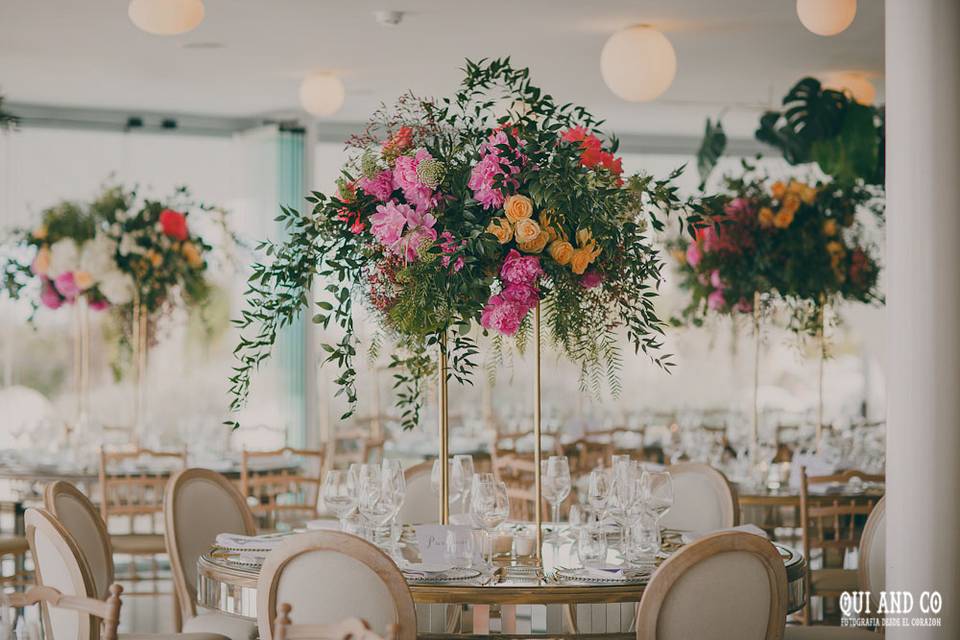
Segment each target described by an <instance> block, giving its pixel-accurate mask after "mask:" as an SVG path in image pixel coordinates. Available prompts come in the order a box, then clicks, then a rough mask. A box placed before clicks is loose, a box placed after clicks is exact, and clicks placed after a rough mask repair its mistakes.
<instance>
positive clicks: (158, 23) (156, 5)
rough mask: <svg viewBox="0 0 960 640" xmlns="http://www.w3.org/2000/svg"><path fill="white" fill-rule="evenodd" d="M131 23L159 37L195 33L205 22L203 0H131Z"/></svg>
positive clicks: (129, 10)
mask: <svg viewBox="0 0 960 640" xmlns="http://www.w3.org/2000/svg"><path fill="white" fill-rule="evenodd" d="M127 14H128V15H129V16H130V21H131V22H133V24H135V25H137V27H139V28H140V29H142V30H143V31H146V32H147V33H152V34H154V35H158V36H175V35H177V34H180V33H186V32H188V31H193V30H194V29H196V28H197V26H199V25H200V23H201V22H203V16H204V7H203V0H130V6H129V7H128V9H127Z"/></svg>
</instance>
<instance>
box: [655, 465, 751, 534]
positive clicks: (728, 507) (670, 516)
mask: <svg viewBox="0 0 960 640" xmlns="http://www.w3.org/2000/svg"><path fill="white" fill-rule="evenodd" d="M667 471H669V472H670V476H671V480H672V482H673V506H672V507H670V510H669V511H668V512H667V513H666V514H665V515H664V516H663V520H662V521H661V522H662V524H663V526H665V527H668V528H671V529H679V530H682V531H699V532H703V531H715V530H717V529H726V528H730V527H735V526H736V525H738V524H740V505H739V503H738V502H737V496H736V492H735V491H734V489H733V486H732V485H731V484H730V483H729V482H728V481H727V478H726V476H724V475H723V474H722V473H720V472H719V471H717V470H716V469H714V468H713V467H711V466H710V465H707V464H702V463H699V462H681V463H678V464H674V465H671V466H669V467H667Z"/></svg>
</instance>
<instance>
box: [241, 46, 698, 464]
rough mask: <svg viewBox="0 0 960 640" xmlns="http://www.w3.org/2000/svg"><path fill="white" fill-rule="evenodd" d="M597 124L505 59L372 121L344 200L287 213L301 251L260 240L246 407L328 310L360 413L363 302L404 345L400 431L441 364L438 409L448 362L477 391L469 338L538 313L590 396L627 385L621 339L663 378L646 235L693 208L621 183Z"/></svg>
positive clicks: (245, 346) (399, 362) (245, 366)
mask: <svg viewBox="0 0 960 640" xmlns="http://www.w3.org/2000/svg"><path fill="white" fill-rule="evenodd" d="M498 110H499V113H498ZM599 126H600V122H599V121H597V120H596V119H595V118H594V117H593V116H592V115H591V114H590V113H589V112H587V111H586V110H585V109H583V108H582V107H578V106H575V105H570V104H558V103H557V102H555V101H554V99H553V98H552V97H551V96H550V95H548V94H547V93H545V92H543V91H541V90H540V89H539V88H537V87H536V86H534V85H533V84H531V82H530V79H529V72H528V70H526V69H516V68H514V67H513V66H511V64H510V62H509V60H492V61H481V62H478V63H474V62H469V61H468V62H467V63H466V67H465V78H464V80H463V83H462V84H461V86H460V88H459V89H458V91H457V92H456V94H455V95H454V96H453V97H450V98H443V99H420V98H416V97H414V96H412V95H406V96H404V97H402V98H401V99H400V100H399V101H398V102H397V103H396V104H395V105H394V106H393V107H391V108H384V109H382V110H380V111H378V112H377V113H375V114H374V116H373V118H372V119H371V120H370V122H369V124H368V126H367V128H366V130H365V131H364V132H363V133H361V134H359V135H356V136H354V137H352V138H351V139H350V140H349V142H348V149H349V150H350V152H351V155H350V157H349V159H348V160H347V163H346V165H345V167H344V169H343V179H342V180H341V183H340V188H339V191H338V192H337V193H334V194H323V193H317V192H315V193H313V194H311V195H310V196H309V197H308V198H307V200H308V201H309V202H310V203H311V204H312V205H313V210H312V212H310V213H309V214H301V213H300V212H299V211H297V210H294V209H289V208H285V209H283V212H282V214H281V218H280V219H281V221H282V222H284V223H285V224H286V225H287V226H288V227H289V228H290V230H291V232H290V235H289V237H288V239H286V240H285V241H283V242H278V243H272V242H267V243H264V244H263V245H262V249H263V250H264V251H265V252H266V254H267V255H268V256H270V258H271V261H269V262H265V263H261V264H256V265H254V267H253V276H252V277H251V279H250V287H249V290H248V292H247V298H248V305H249V306H248V309H247V310H246V311H245V312H244V313H243V316H242V318H241V319H240V325H241V327H243V328H246V329H248V330H250V331H252V333H250V332H249V331H248V333H247V334H246V335H245V336H244V337H243V338H242V339H241V342H240V344H239V346H238V348H237V354H238V358H239V364H238V366H237V367H236V372H235V375H234V376H233V377H232V379H231V380H232V383H233V392H234V399H233V407H234V408H235V409H236V408H239V407H240V406H242V403H243V400H244V397H245V395H246V393H247V391H248V388H249V385H250V375H251V372H252V371H253V369H254V368H255V367H256V366H257V365H258V364H260V363H261V362H262V361H263V360H264V359H266V358H267V357H268V356H269V354H270V350H271V347H272V345H273V343H274V341H275V340H276V337H277V333H278V331H279V330H280V329H281V328H282V327H284V326H286V325H288V324H290V323H291V322H292V321H293V320H294V318H295V317H296V316H298V315H299V314H300V313H302V312H304V311H305V310H307V309H310V308H314V307H315V308H316V311H317V313H316V314H315V315H314V317H313V320H314V322H316V323H319V324H320V325H322V326H323V327H329V326H330V325H331V324H335V325H337V326H338V327H339V328H340V330H341V331H342V337H341V338H340V339H339V341H337V342H333V343H330V344H324V345H323V349H324V350H325V352H326V354H327V355H326V361H327V362H333V363H335V364H336V365H337V366H339V368H340V371H341V373H340V376H339V377H338V378H337V383H338V385H339V386H340V393H342V394H343V395H345V396H346V398H347V399H348V400H349V401H350V404H351V409H350V410H349V411H348V412H347V413H346V414H345V415H344V416H343V417H344V418H346V417H348V416H349V415H350V413H351V412H352V407H353V405H354V404H355V402H356V398H357V392H356V371H355V369H354V366H353V359H354V357H355V355H356V348H357V341H356V338H355V334H354V319H353V305H354V304H355V303H356V302H358V301H359V302H360V303H361V304H364V305H365V306H366V307H368V308H369V309H371V310H372V311H373V312H374V314H375V317H376V318H377V319H378V321H379V324H380V325H381V326H382V328H383V330H384V331H385V332H386V333H387V334H388V335H389V337H390V338H392V339H393V341H394V342H395V343H396V344H397V345H398V350H397V354H396V355H393V356H392V363H391V366H392V367H393V368H394V369H395V370H396V379H397V380H398V382H397V384H398V388H399V394H398V398H399V404H400V406H401V407H402V408H403V426H404V427H405V428H411V427H413V426H414V425H415V424H417V422H418V407H419V403H420V392H421V388H422V383H423V381H424V380H425V379H426V378H427V376H431V375H434V374H435V373H436V372H437V368H438V367H437V365H436V364H435V363H439V369H440V374H439V377H440V389H441V396H442V397H441V407H443V406H444V403H445V395H444V390H445V386H446V380H447V371H446V367H447V366H449V374H450V375H451V376H452V377H454V378H456V379H457V380H459V381H461V382H467V381H468V380H469V376H470V373H471V371H472V369H473V368H474V366H475V360H474V356H475V355H476V353H477V350H478V346H477V342H476V339H475V333H474V332H473V331H472V327H474V326H476V325H480V326H481V327H482V329H483V330H485V331H486V332H490V333H493V334H494V335H496V336H501V337H505V338H510V337H514V336H518V335H525V334H526V333H527V332H528V331H529V330H530V329H531V327H533V325H534V320H535V319H536V318H538V317H539V309H540V307H541V305H542V306H543V311H544V317H545V324H546V326H547V328H548V329H549V333H550V336H551V338H552V339H553V341H554V342H555V343H556V344H557V345H558V347H559V348H560V350H561V351H562V352H564V353H565V354H566V355H568V356H569V357H571V358H572V359H573V360H574V361H576V362H577V363H579V364H580V367H581V371H582V376H583V381H584V383H587V382H588V381H591V380H597V379H598V378H600V377H602V376H607V377H609V378H610V379H611V380H612V381H613V382H614V385H615V386H616V384H617V376H616V372H617V367H618V365H619V362H620V352H619V346H618V342H617V336H618V333H617V332H618V330H621V329H622V330H623V331H624V332H625V333H626V335H627V337H628V338H629V340H630V342H631V344H632V346H633V347H634V348H635V349H636V350H638V351H639V350H643V351H644V352H646V353H649V354H650V355H651V357H653V358H654V359H655V360H656V361H657V362H658V363H660V364H663V365H664V366H666V365H667V364H668V359H667V358H666V356H663V355H661V354H660V353H659V351H658V348H659V346H660V342H659V336H660V333H661V331H662V323H661V321H660V319H659V318H658V317H657V315H656V313H655V310H654V306H653V297H654V296H655V295H656V290H657V286H658V285H659V282H660V264H661V263H660V258H659V256H658V253H657V251H656V250H655V249H654V247H653V245H652V243H651V240H650V238H649V236H648V234H647V233H646V231H647V229H648V227H651V226H652V227H657V228H659V227H660V222H659V220H658V215H661V214H664V215H665V214H668V213H669V212H671V211H673V210H676V209H679V208H681V207H682V206H683V203H681V202H680V201H679V200H678V198H677V196H676V195H675V187H674V186H673V184H672V180H673V178H674V177H676V173H675V174H673V175H671V176H668V177H667V178H665V179H663V180H655V179H653V178H652V177H650V176H647V175H642V174H638V175H630V176H627V175H625V174H624V171H623V168H622V164H621V161H620V159H619V158H617V157H616V149H617V142H616V140H615V139H612V138H605V137H604V136H603V135H602V134H600V132H599V131H598V130H597V128H598V127H599ZM318 281H319V282H321V283H322V287H320V288H319V290H316V291H315V290H314V284H315V283H316V282H318ZM316 294H318V295H319V299H318V300H315V299H314V295H316ZM533 328H536V327H533ZM443 413H444V412H443V411H442V410H441V441H442V444H443V442H444V436H443V431H444V425H443V422H442V421H443V419H444V416H443ZM442 453H443V452H442V450H441V454H442ZM441 468H444V467H443V465H441Z"/></svg>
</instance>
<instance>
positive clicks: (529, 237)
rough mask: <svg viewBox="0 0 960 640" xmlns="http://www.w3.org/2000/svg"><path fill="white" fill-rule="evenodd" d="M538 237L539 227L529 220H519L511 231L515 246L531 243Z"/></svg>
mask: <svg viewBox="0 0 960 640" xmlns="http://www.w3.org/2000/svg"><path fill="white" fill-rule="evenodd" d="M539 235H540V225H538V224H537V223H536V222H535V221H534V220H531V219H530V218H523V219H521V220H520V221H519V222H517V226H516V227H515V228H514V230H513V237H514V239H515V240H516V241H517V244H524V243H526V242H533V241H534V240H536V239H537V236H539Z"/></svg>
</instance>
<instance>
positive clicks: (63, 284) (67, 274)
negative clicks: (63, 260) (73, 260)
mask: <svg viewBox="0 0 960 640" xmlns="http://www.w3.org/2000/svg"><path fill="white" fill-rule="evenodd" d="M53 286H55V287H56V288H57V292H58V293H59V294H60V295H61V296H63V297H64V298H66V299H67V301H70V302H72V301H73V300H75V299H76V297H77V296H78V295H79V294H80V287H78V286H77V282H76V280H74V278H73V271H64V272H63V273H61V274H60V275H58V276H57V277H56V279H55V280H54V281H53Z"/></svg>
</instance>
